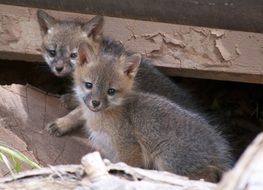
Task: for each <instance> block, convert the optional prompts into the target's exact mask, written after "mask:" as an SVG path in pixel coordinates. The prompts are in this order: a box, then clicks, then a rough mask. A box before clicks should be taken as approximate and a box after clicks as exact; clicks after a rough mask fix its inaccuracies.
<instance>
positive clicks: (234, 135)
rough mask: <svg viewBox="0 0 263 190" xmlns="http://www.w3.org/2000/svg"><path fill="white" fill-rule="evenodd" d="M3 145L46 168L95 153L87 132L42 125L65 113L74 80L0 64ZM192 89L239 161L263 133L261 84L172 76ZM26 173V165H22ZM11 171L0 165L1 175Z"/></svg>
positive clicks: (41, 68) (36, 66) (36, 67)
mask: <svg viewBox="0 0 263 190" xmlns="http://www.w3.org/2000/svg"><path fill="white" fill-rule="evenodd" d="M0 68H1V69H0V85H1V86H0V105H1V106H0V142H1V143H4V144H7V145H9V146H11V147H14V148H16V149H18V150H20V151H21V152H23V153H25V154H26V155H27V156H29V157H30V158H31V159H33V160H35V161H36V162H38V163H40V164H41V165H43V166H46V165H54V164H67V163H68V164H69V163H70V164H72V163H79V160H80V157H81V156H83V155H84V154H86V153H87V152H90V151H92V149H91V147H90V145H89V142H88V140H87V136H86V135H85V132H84V131H83V130H78V131H76V132H73V133H70V134H68V135H65V136H63V137H60V138H58V137H54V136H51V135H49V134H48V133H47V132H46V130H45V129H44V127H45V126H46V125H47V124H48V123H50V122H51V121H53V120H54V119H55V118H58V117H60V116H63V115H65V114H66V113H67V112H68V111H69V110H66V109H65V107H64V106H63V104H62V103H61V101H60V99H59V96H58V95H59V94H63V93H65V92H67V91H69V89H70V84H71V81H70V79H62V78H56V77H55V76H53V75H52V74H51V73H50V71H49V70H48V68H47V66H46V65H45V64H40V63H26V62H12V61H3V60H1V61H0ZM173 80H174V82H175V83H177V84H178V85H181V86H182V87H184V88H186V89H188V90H189V92H190V93H192V95H193V96H194V97H195V98H196V101H197V102H198V103H199V106H200V107H202V109H203V110H205V112H206V113H208V115H210V117H211V119H212V120H214V123H215V124H216V125H218V126H220V128H219V130H221V131H222V133H223V134H224V135H225V136H226V137H227V138H228V140H229V141H230V144H231V147H232V150H233V154H234V157H235V158H236V159H237V158H238V157H239V156H240V154H241V153H242V152H243V150H244V149H245V148H246V146H247V144H248V143H250V142H251V140H252V139H253V138H254V137H255V136H256V134H258V133H259V132H261V131H262V129H263V86H262V85H254V84H244V83H243V84H242V83H232V82H220V81H211V80H198V79H186V78H174V79H173ZM23 168H24V169H26V167H25V166H24V167H23ZM7 174H8V171H7V169H6V168H5V167H3V166H1V165H0V176H4V175H7Z"/></svg>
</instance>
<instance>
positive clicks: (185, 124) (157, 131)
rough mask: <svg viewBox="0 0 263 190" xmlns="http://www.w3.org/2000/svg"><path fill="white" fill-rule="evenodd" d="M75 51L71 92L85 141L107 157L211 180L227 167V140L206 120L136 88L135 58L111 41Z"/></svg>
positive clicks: (139, 59) (135, 55) (137, 60)
mask: <svg viewBox="0 0 263 190" xmlns="http://www.w3.org/2000/svg"><path fill="white" fill-rule="evenodd" d="M78 52H79V57H78V61H77V65H76V68H75V72H74V81H75V87H74V89H75V92H76V95H77V97H78V100H79V104H80V106H81V109H82V112H83V116H84V119H85V120H86V128H87V129H88V131H89V133H90V134H91V142H92V143H93V145H94V147H96V148H97V149H98V150H100V151H101V152H102V153H103V154H104V155H105V156H106V157H107V158H109V159H110V160H112V161H114V162H117V161H123V162H126V163H128V164H130V165H133V166H138V167H143V168H150V169H153V168H154V169H158V170H165V171H170V172H174V173H176V174H180V175H186V176H189V177H190V178H192V179H201V178H204V179H205V180H208V181H213V182H215V181H218V179H219V177H220V176H221V174H222V172H223V171H225V170H227V169H228V168H229V164H230V157H229V150H228V145H227V142H226V141H225V139H224V138H223V137H222V136H221V135H220V134H219V133H218V132H217V131H216V130H215V129H214V128H213V127H211V126H210V125H209V124H208V123H207V122H206V120H204V119H203V118H202V117H200V116H199V115H198V114H195V113H193V112H191V111H187V110H186V109H184V108H182V107H181V106H179V105H178V104H176V103H173V102H172V101H170V100H168V99H167V98H165V97H161V96H158V95H154V94H149V93H145V92H141V90H138V86H139V84H138V81H136V76H137V75H138V69H139V68H140V64H142V63H141V62H142V59H141V56H140V55H139V54H132V53H127V52H126V51H125V50H124V48H123V47H122V46H121V45H118V44H116V42H111V41H107V43H106V42H105V43H104V44H103V45H102V46H101V48H100V49H99V50H98V51H96V50H95V51H94V49H92V48H91V47H90V46H89V44H87V43H83V44H81V45H80V48H79V51H78ZM141 76H142V75H141Z"/></svg>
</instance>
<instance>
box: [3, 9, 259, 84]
mask: <svg viewBox="0 0 263 190" xmlns="http://www.w3.org/2000/svg"><path fill="white" fill-rule="evenodd" d="M48 12H49V13H50V14H52V15H53V16H54V17H56V18H59V19H76V18H78V19H80V20H82V21H83V20H86V21H88V20H89V19H90V18H92V17H93V15H85V14H76V13H66V12H59V11H48ZM105 22H106V24H105V34H106V35H108V36H112V37H113V38H115V39H117V40H120V41H122V43H123V44H124V45H125V46H126V47H128V48H130V49H132V50H135V51H138V52H141V53H143V54H145V55H146V56H148V57H151V58H154V64H155V65H157V66H158V67H159V68H161V69H162V70H164V71H165V72H166V73H168V74H170V75H172V76H184V77H197V78H207V79H217V80H230V81H240V82H250V83H260V84H263V62H262V60H263V46H262V44H263V34H258V33H247V32H237V31H228V30H218V29H209V28H202V27H193V26H182V25H176V24H166V23H158V22H148V21H139V20H130V19H119V18H113V17H106V21H105ZM0 35H1V37H0V58H1V59H16V60H27V61H41V60H42V59H41V52H40V44H41V41H42V39H41V36H40V31H39V26H38V23H37V19H36V9H34V8H25V7H17V6H9V5H1V4H0Z"/></svg>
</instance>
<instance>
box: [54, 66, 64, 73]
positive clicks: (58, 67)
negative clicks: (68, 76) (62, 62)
mask: <svg viewBox="0 0 263 190" xmlns="http://www.w3.org/2000/svg"><path fill="white" fill-rule="evenodd" d="M63 68H64V67H63V66H62V67H61V66H56V67H55V69H56V71H57V72H58V73H59V72H61V71H62V70H63Z"/></svg>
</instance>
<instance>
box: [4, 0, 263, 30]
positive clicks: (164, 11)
mask: <svg viewBox="0 0 263 190" xmlns="http://www.w3.org/2000/svg"><path fill="white" fill-rule="evenodd" d="M1 2H2V3H7V4H10V5H18V6H27V7H34V8H42V9H53V10H61V11H69V12H78V13H86V14H103V15H105V16H115V17H122V18H123V17H125V18H133V19H134V18H135V19H141V20H148V21H158V22H168V23H174V24H184V25H194V26H203V27H213V28H222V29H231V30H242V31H250V32H261V33H262V32H263V19H262V18H263V1H262V0H249V1H248V0H227V1H222V0H154V1H152V0H121V1H120V0H110V1H105V0H89V1H83V0H74V1H71V0H60V1H53V0H45V1H36V0H1Z"/></svg>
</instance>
